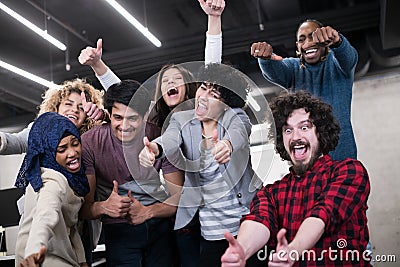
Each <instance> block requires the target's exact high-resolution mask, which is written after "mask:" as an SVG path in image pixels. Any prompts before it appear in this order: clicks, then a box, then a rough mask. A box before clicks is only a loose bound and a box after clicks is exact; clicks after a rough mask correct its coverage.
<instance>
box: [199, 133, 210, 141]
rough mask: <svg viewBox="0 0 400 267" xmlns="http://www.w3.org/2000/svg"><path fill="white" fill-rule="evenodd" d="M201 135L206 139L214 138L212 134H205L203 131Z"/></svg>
mask: <svg viewBox="0 0 400 267" xmlns="http://www.w3.org/2000/svg"><path fill="white" fill-rule="evenodd" d="M201 136H202V137H203V138H204V139H207V140H209V139H211V138H212V136H207V135H205V134H203V133H201Z"/></svg>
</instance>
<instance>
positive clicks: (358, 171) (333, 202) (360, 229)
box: [244, 155, 370, 266]
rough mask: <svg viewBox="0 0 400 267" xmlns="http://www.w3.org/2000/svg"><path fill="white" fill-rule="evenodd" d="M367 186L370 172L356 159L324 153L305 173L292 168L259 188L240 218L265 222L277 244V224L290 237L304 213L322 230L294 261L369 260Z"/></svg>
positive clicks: (336, 263)
mask: <svg viewBox="0 0 400 267" xmlns="http://www.w3.org/2000/svg"><path fill="white" fill-rule="evenodd" d="M369 191H370V184H369V177H368V174H367V171H366V169H365V168H364V166H363V165H362V164H361V163H360V162H359V161H357V160H352V159H346V160H344V161H334V160H332V159H331V158H330V156H329V155H325V156H323V157H321V158H319V159H318V160H317V161H316V163H315V164H314V166H313V167H312V169H311V170H309V171H307V172H306V173H305V174H304V175H303V176H298V175H295V174H294V173H293V171H292V170H290V173H289V174H287V175H286V176H285V177H283V178H282V180H280V181H277V182H275V183H274V184H272V185H267V186H265V187H264V188H263V189H262V190H260V191H259V192H258V193H257V195H256V196H255V197H254V199H253V201H252V204H251V207H250V209H251V210H250V214H249V215H247V216H245V217H244V220H253V221H257V222H260V223H262V224H264V225H265V226H266V227H267V228H268V229H269V230H270V232H271V237H270V240H269V242H268V247H269V248H270V249H276V244H277V243H276V234H277V232H278V231H279V230H280V229H281V228H286V229H287V234H286V238H287V240H288V242H290V241H292V240H293V238H294V237H295V235H296V233H297V231H298V229H299V227H300V224H301V223H302V222H303V220H304V219H306V218H308V217H317V218H320V219H322V220H323V221H324V223H325V232H324V234H323V235H322V237H321V238H320V240H319V241H318V242H317V243H316V244H315V246H314V247H313V248H312V249H311V250H309V251H308V252H307V254H304V256H303V257H300V261H298V262H296V263H295V265H294V266H369V261H367V260H364V258H368V257H370V255H369V254H365V249H366V246H367V243H368V240H369V233H368V227H367V218H366V210H367V199H368V195H369ZM314 253H315V254H314ZM363 253H364V254H363ZM314 255H315V256H314ZM357 255H358V260H357ZM363 255H364V256H363ZM300 256H301V255H300Z"/></svg>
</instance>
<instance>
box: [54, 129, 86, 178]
mask: <svg viewBox="0 0 400 267" xmlns="http://www.w3.org/2000/svg"><path fill="white" fill-rule="evenodd" d="M81 152H82V146H81V143H80V142H79V140H78V138H76V137H75V136H73V135H68V136H66V137H64V138H63V139H61V140H60V143H59V144H58V146H57V149H56V161H57V163H58V164H60V166H62V167H64V168H65V169H66V170H67V171H69V172H72V173H76V172H78V171H79V170H80V169H81Z"/></svg>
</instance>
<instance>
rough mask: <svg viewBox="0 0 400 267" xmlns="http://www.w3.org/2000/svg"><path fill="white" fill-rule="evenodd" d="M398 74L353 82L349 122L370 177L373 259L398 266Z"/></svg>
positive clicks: (399, 153)
mask: <svg viewBox="0 0 400 267" xmlns="http://www.w3.org/2000/svg"><path fill="white" fill-rule="evenodd" d="M399 116H400V72H399V71H398V70H397V72H393V73H392V74H390V75H385V76H379V75H376V76H373V77H370V78H366V79H363V80H360V81H357V82H356V83H355V85H354V89H353V109H352V121H353V127H354V131H355V137H356V142H357V147H358V157H359V159H360V161H361V162H362V163H363V164H364V165H365V167H366V168H367V170H368V173H369V175H370V180H371V194H370V197H369V211H368V219H369V223H368V225H369V229H370V235H371V242H372V246H373V252H374V254H375V255H389V254H392V255H396V259H397V263H378V262H376V263H375V264H374V266H378V267H379V266H399V263H400V205H399V203H400V174H399V166H400V119H399Z"/></svg>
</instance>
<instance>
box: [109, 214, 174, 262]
mask: <svg viewBox="0 0 400 267" xmlns="http://www.w3.org/2000/svg"><path fill="white" fill-rule="evenodd" d="M171 229H172V228H171V222H170V220H169V219H160V218H155V219H150V220H148V221H146V222H144V223H142V224H139V225H131V224H126V223H117V224H103V231H104V234H105V245H106V260H107V266H112V267H119V266H121V267H128V266H129V267H136V266H137V267H142V266H144V267H164V266H165V267H170V266H172V252H171V244H172V230H171Z"/></svg>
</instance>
